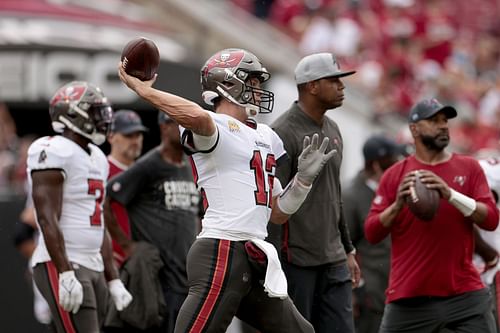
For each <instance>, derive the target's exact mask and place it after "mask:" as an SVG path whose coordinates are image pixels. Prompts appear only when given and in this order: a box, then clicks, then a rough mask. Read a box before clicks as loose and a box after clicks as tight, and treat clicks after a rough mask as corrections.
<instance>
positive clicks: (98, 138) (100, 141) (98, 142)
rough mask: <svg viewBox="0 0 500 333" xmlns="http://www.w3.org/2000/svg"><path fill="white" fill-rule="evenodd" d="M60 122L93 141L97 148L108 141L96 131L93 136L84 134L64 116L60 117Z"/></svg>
mask: <svg viewBox="0 0 500 333" xmlns="http://www.w3.org/2000/svg"><path fill="white" fill-rule="evenodd" d="M59 121H60V122H61V123H63V124H64V125H65V126H66V127H67V128H69V129H70V130H72V131H73V132H75V133H78V134H80V135H81V136H83V137H85V138H87V139H89V140H90V141H92V143H93V144H95V145H97V146H100V145H102V144H103V143H104V142H105V141H106V136H105V135H104V134H101V133H97V132H96V131H95V130H94V132H93V133H92V134H87V133H85V132H83V131H82V130H81V129H79V128H78V127H76V126H75V125H73V124H72V123H71V122H70V121H69V120H68V119H66V118H64V117H62V116H60V117H59Z"/></svg>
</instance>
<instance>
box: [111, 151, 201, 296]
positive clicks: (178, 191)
mask: <svg viewBox="0 0 500 333" xmlns="http://www.w3.org/2000/svg"><path fill="white" fill-rule="evenodd" d="M107 193H108V195H109V196H110V197H111V198H112V199H113V200H116V201H118V202H119V203H121V204H122V205H123V206H125V208H126V209H127V213H128V216H129V220H130V230H131V234H132V239H133V240H136V241H147V242H149V243H151V244H153V245H155V246H156V247H158V248H159V249H160V253H161V257H162V260H163V262H164V264H165V269H164V270H163V272H162V275H164V276H163V277H164V278H166V282H167V285H168V286H169V287H171V288H172V289H173V290H175V291H178V292H187V278H186V257H187V253H188V251H189V248H190V247H191V244H192V243H193V242H194V239H195V237H196V230H197V223H198V207H199V205H198V202H199V194H198V191H197V190H196V185H195V184H194V182H193V176H192V172H191V167H190V166H189V163H188V162H187V159H186V160H184V163H183V165H182V166H177V165H173V164H169V163H167V162H166V161H165V160H164V159H163V158H162V156H161V155H160V152H159V150H158V148H156V149H153V150H151V151H149V152H148V153H147V154H146V155H144V156H143V157H142V158H140V159H139V160H138V161H137V162H136V163H135V164H133V165H132V166H131V167H130V168H129V169H127V170H126V171H124V172H122V173H121V174H119V175H117V176H115V177H113V178H112V179H110V180H109V182H108V186H107Z"/></svg>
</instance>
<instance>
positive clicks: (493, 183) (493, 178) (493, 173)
mask: <svg viewBox="0 0 500 333" xmlns="http://www.w3.org/2000/svg"><path fill="white" fill-rule="evenodd" d="M479 164H480V165H481V167H482V168H483V171H484V174H485V175H486V180H487V181H488V185H490V189H491V191H492V192H493V195H494V196H495V199H496V200H497V204H498V199H499V197H500V158H497V157H490V158H486V159H481V160H479Z"/></svg>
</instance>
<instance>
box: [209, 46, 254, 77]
mask: <svg viewBox="0 0 500 333" xmlns="http://www.w3.org/2000/svg"><path fill="white" fill-rule="evenodd" d="M244 55H245V53H244V52H243V51H234V52H221V53H218V54H216V55H215V56H214V57H212V59H210V61H209V62H208V64H207V66H206V67H205V71H206V72H209V71H210V70H211V69H213V68H216V67H218V68H232V67H236V66H238V64H239V63H240V62H241V59H243V56H244Z"/></svg>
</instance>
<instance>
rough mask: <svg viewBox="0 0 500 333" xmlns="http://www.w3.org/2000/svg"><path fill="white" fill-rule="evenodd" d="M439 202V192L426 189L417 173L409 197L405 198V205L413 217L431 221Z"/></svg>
mask: <svg viewBox="0 0 500 333" xmlns="http://www.w3.org/2000/svg"><path fill="white" fill-rule="evenodd" d="M439 201H440V197H439V192H438V191H437V190H435V189H428V188H427V187H426V186H425V185H424V183H422V181H421V180H420V177H419V175H418V173H417V176H416V178H415V185H414V186H412V187H410V195H409V196H408V197H406V204H407V205H408V208H409V209H410V211H411V212H412V213H413V215H415V216H416V217H417V218H419V219H420V220H423V221H430V220H432V219H433V218H434V215H436V212H437V210H438V208H439Z"/></svg>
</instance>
